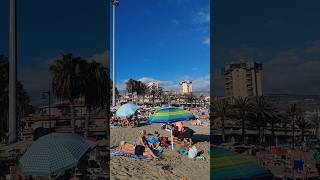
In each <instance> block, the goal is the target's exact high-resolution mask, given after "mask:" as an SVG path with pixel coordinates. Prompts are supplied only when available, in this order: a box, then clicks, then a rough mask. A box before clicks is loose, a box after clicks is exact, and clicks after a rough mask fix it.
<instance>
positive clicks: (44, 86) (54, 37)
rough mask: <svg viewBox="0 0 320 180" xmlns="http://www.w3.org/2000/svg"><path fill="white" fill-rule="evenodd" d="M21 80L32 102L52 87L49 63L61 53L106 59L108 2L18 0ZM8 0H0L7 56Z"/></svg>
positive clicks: (0, 33) (0, 49) (0, 32)
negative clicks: (97, 56) (97, 55)
mask: <svg viewBox="0 0 320 180" xmlns="http://www.w3.org/2000/svg"><path fill="white" fill-rule="evenodd" d="M17 12H18V16H17V21H18V24H17V27H18V79H19V80H21V81H22V82H23V83H24V86H25V87H26V89H27V90H28V93H29V95H30V96H31V100H32V103H33V104H39V103H41V102H42V100H41V92H42V91H46V90H48V88H49V84H50V76H49V65H50V64H51V63H52V62H53V61H54V60H55V59H57V58H58V57H59V56H60V55H61V54H62V53H69V52H71V53H73V54H74V55H75V56H82V57H89V58H94V57H96V56H94V55H95V54H99V53H100V54H102V55H100V56H99V57H100V59H105V55H103V52H105V51H106V46H107V40H106V39H107V36H106V30H107V29H106V20H107V5H106V1H103V0H90V1H88V0H67V1H65V0H51V1H39V0H28V1H23V0H17ZM8 31H9V1H7V0H6V1H0V54H5V55H8Z"/></svg>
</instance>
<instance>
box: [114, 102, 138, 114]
mask: <svg viewBox="0 0 320 180" xmlns="http://www.w3.org/2000/svg"><path fill="white" fill-rule="evenodd" d="M137 110H138V106H137V105H135V104H132V103H127V104H124V105H122V106H121V107H120V108H119V109H118V110H117V112H116V115H117V116H118V117H120V118H127V117H130V116H132V115H133V114H135V113H136V111H137Z"/></svg>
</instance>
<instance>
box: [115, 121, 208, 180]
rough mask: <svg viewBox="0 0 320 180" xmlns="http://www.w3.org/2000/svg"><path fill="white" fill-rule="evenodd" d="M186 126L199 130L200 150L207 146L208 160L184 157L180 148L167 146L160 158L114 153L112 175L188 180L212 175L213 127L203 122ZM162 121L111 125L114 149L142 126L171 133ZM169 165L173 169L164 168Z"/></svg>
mask: <svg viewBox="0 0 320 180" xmlns="http://www.w3.org/2000/svg"><path fill="white" fill-rule="evenodd" d="M185 125H186V126H188V127H190V128H192V129H193V130H194V131H195V134H194V139H195V140H194V141H195V146H196V147H197V149H198V151H201V150H203V151H204V154H203V156H204V157H205V160H204V161H201V160H194V159H189V158H188V157H181V156H180V155H179V154H178V152H176V151H171V150H167V151H166V152H165V153H164V154H163V159H161V160H159V161H141V160H136V159H133V158H128V157H119V156H116V157H114V156H111V162H110V174H111V176H110V179H121V180H122V179H148V180H149V179H150V180H153V179H181V178H182V177H183V176H185V177H186V178H187V179H188V180H202V179H203V180H204V179H210V157H209V155H208V150H209V148H210V136H209V134H210V129H209V127H203V126H192V125H189V124H188V123H185ZM160 127H161V126H160V125H158V124H154V125H147V126H143V127H136V128H114V129H111V139H110V146H111V152H114V151H117V150H118V146H119V144H120V141H126V142H130V141H131V140H133V139H134V138H135V137H136V136H137V135H138V132H139V130H141V129H145V130H146V131H147V133H153V132H154V131H158V132H159V133H160V134H163V135H165V136H170V132H167V131H164V130H161V128H160ZM166 165H169V166H170V167H171V168H172V172H171V173H170V172H164V171H163V170H162V167H163V166H166Z"/></svg>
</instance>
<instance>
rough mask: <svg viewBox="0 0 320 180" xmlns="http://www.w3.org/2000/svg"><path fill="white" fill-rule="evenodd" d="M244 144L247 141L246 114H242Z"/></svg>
mask: <svg viewBox="0 0 320 180" xmlns="http://www.w3.org/2000/svg"><path fill="white" fill-rule="evenodd" d="M241 128H242V144H244V143H245V141H246V127H245V117H244V115H243V116H242V127H241Z"/></svg>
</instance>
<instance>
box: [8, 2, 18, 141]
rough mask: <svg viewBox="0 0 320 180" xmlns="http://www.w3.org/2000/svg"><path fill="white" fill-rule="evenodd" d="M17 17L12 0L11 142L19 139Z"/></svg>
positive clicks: (10, 39)
mask: <svg viewBox="0 0 320 180" xmlns="http://www.w3.org/2000/svg"><path fill="white" fill-rule="evenodd" d="M16 20H17V17H16V0H10V32H9V139H8V141H9V144H12V143H14V142H16V140H17V94H16V85H17V31H16V30H17V29H16V28H17V27H16V25H17V22H16Z"/></svg>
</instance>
